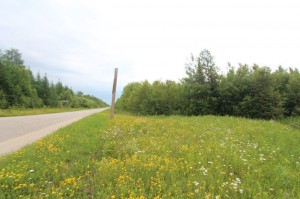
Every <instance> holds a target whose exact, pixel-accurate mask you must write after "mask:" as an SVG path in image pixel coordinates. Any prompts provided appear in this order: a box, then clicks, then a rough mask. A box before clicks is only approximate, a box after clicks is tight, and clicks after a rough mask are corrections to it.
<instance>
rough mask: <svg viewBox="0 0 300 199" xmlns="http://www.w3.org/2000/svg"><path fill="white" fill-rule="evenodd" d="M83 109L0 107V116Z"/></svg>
mask: <svg viewBox="0 0 300 199" xmlns="http://www.w3.org/2000/svg"><path fill="white" fill-rule="evenodd" d="M79 110H84V108H39V109H0V117H10V116H21V115H38V114H48V113H61V112H71V111H79Z"/></svg>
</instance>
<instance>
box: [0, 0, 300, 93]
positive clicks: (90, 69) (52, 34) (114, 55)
mask: <svg viewBox="0 0 300 199" xmlns="http://www.w3.org/2000/svg"><path fill="white" fill-rule="evenodd" d="M0 3H1V7H0V35H1V41H0V46H1V49H7V48H11V47H14V48H18V49H19V50H21V52H22V53H23V55H24V58H25V60H26V62H27V64H28V65H30V66H31V69H32V70H34V71H40V72H41V73H47V74H48V76H49V78H50V79H54V80H55V79H61V80H62V81H63V82H64V83H66V84H68V85H69V86H71V87H72V88H74V89H78V90H79V89H80V90H83V91H85V90H87V91H88V92H92V93H90V94H95V95H98V94H97V93H100V92H101V93H104V92H106V93H107V92H108V91H111V84H112V77H113V68H115V67H118V68H119V84H118V86H119V88H122V87H123V86H124V85H126V84H127V83H128V82H131V81H142V80H144V79H148V80H150V81H152V80H155V79H173V80H178V79H179V78H181V77H183V76H184V63H185V62H186V58H187V57H189V56H190V53H194V54H196V55H197V54H198V53H199V52H200V51H201V50H203V49H204V48H207V49H209V50H210V51H211V53H212V54H213V55H214V56H215V58H216V62H217V65H218V66H219V67H220V68H221V69H222V70H223V71H224V70H226V66H227V62H231V63H232V64H234V65H237V63H239V62H241V63H247V64H250V65H251V64H253V63H257V64H259V65H268V66H271V67H273V68H275V67H277V66H278V65H283V66H285V67H290V66H291V67H298V68H299V67H300V60H299V59H298V57H297V56H298V55H297V53H298V52H299V51H300V25H299V24H300V13H299V12H298V11H299V8H300V3H298V2H297V1H296V0H286V1H277V0H274V1H271V0H266V1H258V0H252V1H238V0H228V1H218V0H212V1H201V0H200V1H199V0H197V1H196V0H186V1H179V0H178V1H174V0H173V1H171V0H166V1H159V0H152V1H141V0H139V1H138V0H128V1H121V0H112V1H96V0H74V1H68V0H55V1H53V0H52V1H48V0H45V1H38V0H29V1H24V2H23V1H18V0H11V1H4V0H0ZM98 85H101V86H100V87H99V86H98ZM108 93H109V92H108ZM100 97H103V98H104V96H100ZM105 98H107V96H105Z"/></svg>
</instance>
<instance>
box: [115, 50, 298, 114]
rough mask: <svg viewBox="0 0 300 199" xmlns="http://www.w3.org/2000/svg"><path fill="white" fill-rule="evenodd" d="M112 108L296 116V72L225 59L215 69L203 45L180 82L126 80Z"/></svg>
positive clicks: (136, 110)
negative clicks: (225, 65)
mask: <svg viewBox="0 0 300 199" xmlns="http://www.w3.org/2000/svg"><path fill="white" fill-rule="evenodd" d="M116 108H117V109H119V110H123V111H128V112H132V113H135V114H143V115H170V114H184V115H209V114H213V115H233V116H242V117H249V118H262V119H274V118H282V117H284V116H285V117H286V116H297V115H300V73H299V71H298V70H296V69H295V70H293V69H290V70H289V71H287V70H285V69H283V68H282V67H281V66H279V67H278V69H277V70H276V71H275V72H272V71H271V69H270V68H269V67H265V66H263V67H262V66H258V65H253V66H252V67H249V66H248V65H246V64H244V65H243V64H240V65H239V67H238V68H237V69H235V68H234V67H233V66H231V65H230V64H229V70H228V72H227V74H226V75H221V74H219V73H218V67H217V66H216V65H215V62H214V58H213V56H212V55H211V54H210V52H209V51H208V50H206V49H205V50H203V51H202V52H201V53H200V54H199V56H198V57H194V56H193V55H192V56H191V59H190V61H189V62H188V63H187V64H186V77H184V78H183V79H182V81H181V83H179V84H177V83H175V82H173V81H166V82H160V81H155V82H153V83H152V84H151V83H149V82H147V81H145V82H141V83H131V84H128V85H127V86H126V87H125V88H124V91H123V93H122V96H121V97H120V99H119V100H118V101H117V104H116Z"/></svg>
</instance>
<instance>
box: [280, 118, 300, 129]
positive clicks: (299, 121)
mask: <svg viewBox="0 0 300 199" xmlns="http://www.w3.org/2000/svg"><path fill="white" fill-rule="evenodd" d="M280 122H281V123H282V124H286V125H289V126H291V127H293V128H296V129H300V117H299V116H298V117H289V118H285V119H282V120H280Z"/></svg>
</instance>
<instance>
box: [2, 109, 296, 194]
mask: <svg viewBox="0 0 300 199" xmlns="http://www.w3.org/2000/svg"><path fill="white" fill-rule="evenodd" d="M107 118H108V112H104V113H99V114H96V115H93V116H91V117H88V118H86V119H84V120H82V121H79V122H77V123H74V124H73V125H71V126H68V127H66V128H64V129H61V130H59V131H58V132H57V133H55V134H53V135H50V136H48V137H47V138H45V139H43V140H40V141H38V142H37V143H36V144H33V145H30V146H28V147H26V148H24V149H22V150H20V151H18V152H16V153H14V154H11V155H7V156H4V157H2V158H1V159H0V198H18V197H25V198H299V197H300V186H299V185H300V163H299V162H300V149H299V144H300V131H299V130H297V129H295V128H291V127H289V126H286V125H283V124H280V123H277V122H274V121H270V122H268V121H260V120H249V119H240V118H234V117H216V116H204V117H182V116H172V117H136V116H127V115H116V116H115V119H114V120H113V121H109V120H108V119H107Z"/></svg>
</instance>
